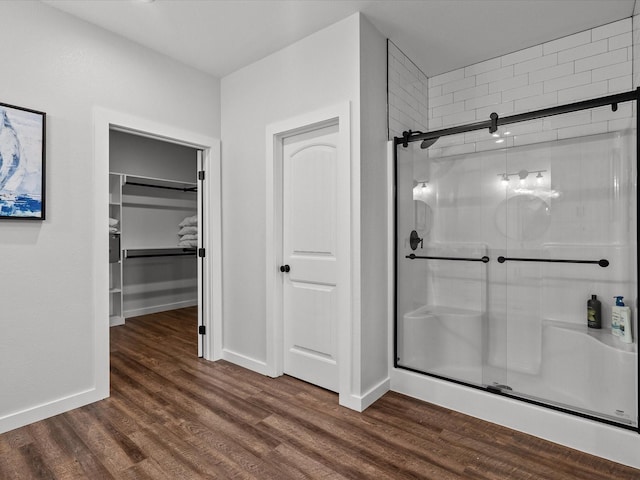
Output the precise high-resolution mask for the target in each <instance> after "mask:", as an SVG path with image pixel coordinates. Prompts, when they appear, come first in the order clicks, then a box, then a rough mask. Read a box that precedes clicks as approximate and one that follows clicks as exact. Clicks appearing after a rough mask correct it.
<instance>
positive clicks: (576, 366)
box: [489, 105, 638, 425]
mask: <svg viewBox="0 0 640 480" xmlns="http://www.w3.org/2000/svg"><path fill="white" fill-rule="evenodd" d="M628 107H630V105H628ZM607 114H611V108H610V107H608V106H607V107H601V108H599V109H594V110H587V111H582V112H578V113H573V114H570V115H558V116H555V117H553V118H549V119H544V120H536V121H529V122H523V123H519V124H516V125H509V126H508V127H504V129H501V130H500V131H499V133H500V134H501V137H502V138H505V140H506V142H509V145H508V146H507V150H506V153H507V162H506V169H505V172H504V173H505V175H506V176H507V178H506V179H503V180H504V181H501V183H503V185H502V188H503V189H504V191H505V200H504V202H503V203H501V204H500V205H499V206H498V208H497V209H496V212H495V214H496V228H497V229H498V231H499V234H500V235H502V236H503V237H504V238H505V239H506V249H505V252H504V253H502V254H500V255H499V256H498V257H497V258H496V261H497V262H498V264H499V265H500V268H501V269H502V270H503V272H504V275H505V284H506V303H505V312H506V322H505V331H504V335H505V338H504V342H502V341H501V342H498V344H497V345H490V346H489V349H490V351H492V350H495V349H496V348H500V347H501V346H504V347H505V350H504V352H502V355H504V357H505V359H506V362H505V363H506V366H507V370H506V378H505V379H504V382H501V383H503V385H504V387H503V388H506V389H508V391H509V393H511V394H513V395H517V396H521V397H523V398H527V399H531V400H534V401H540V402H543V403H548V404H551V405H554V406H556V407H558V408H566V409H570V410H573V411H577V412H580V413H584V414H588V415H592V416H596V417H599V418H602V419H604V420H608V421H613V422H617V423H622V424H630V425H637V416H638V411H637V405H638V402H637V396H636V392H637V385H636V383H637V378H638V375H637V348H636V345H635V344H633V343H625V342H624V341H623V339H621V338H620V337H618V336H615V335H613V334H612V329H611V311H612V307H613V306H614V305H615V299H614V297H615V296H623V297H624V299H625V300H626V301H627V304H628V305H630V306H631V307H632V310H633V315H632V316H633V317H635V316H636V308H635V307H636V305H637V292H638V286H637V272H636V270H637V260H636V252H637V238H636V235H637V212H636V153H635V148H634V147H635V130H632V129H631V128H630V126H631V118H629V119H628V121H627V122H617V124H613V125H612V127H615V126H617V125H620V124H622V126H626V127H629V128H626V129H622V130H617V129H615V128H610V127H609V125H608V123H607V122H603V123H599V124H588V125H583V126H579V127H575V126H572V125H574V124H576V123H579V122H584V121H585V119H589V118H592V116H593V117H597V116H600V117H603V116H607ZM507 128H508V131H509V135H506V132H505V130H506V129H507ZM607 130H612V131H607ZM594 131H595V132H602V133H594V134H590V132H594ZM529 132H536V133H535V134H533V133H529ZM490 288H491V287H490ZM593 296H595V298H596V300H598V301H599V302H600V310H601V311H600V315H599V316H600V319H599V322H600V325H601V328H589V327H588V325H587V324H588V314H587V301H588V300H589V299H591V298H592V297H593ZM634 332H637V330H634ZM501 365H502V363H501Z"/></svg>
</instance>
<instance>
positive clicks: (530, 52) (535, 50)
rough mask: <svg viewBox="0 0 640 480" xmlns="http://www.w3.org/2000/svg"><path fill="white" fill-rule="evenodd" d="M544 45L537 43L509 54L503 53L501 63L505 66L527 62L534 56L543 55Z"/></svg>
mask: <svg viewBox="0 0 640 480" xmlns="http://www.w3.org/2000/svg"><path fill="white" fill-rule="evenodd" d="M542 54H543V52H542V45H536V46H534V47H530V48H525V49H522V50H518V51H516V52H513V53H509V54H507V55H503V56H502V58H501V64H502V66H503V67H506V66H507V65H513V64H515V63H521V62H525V61H527V60H531V59H534V58H538V57H542Z"/></svg>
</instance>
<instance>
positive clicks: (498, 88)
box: [489, 73, 529, 93]
mask: <svg viewBox="0 0 640 480" xmlns="http://www.w3.org/2000/svg"><path fill="white" fill-rule="evenodd" d="M528 84H529V74H528V73H524V74H522V75H518V76H517V77H512V78H505V79H504V80H498V81H496V82H491V83H490V84H489V93H497V92H503V91H505V90H510V89H512V88H517V87H522V86H524V85H528Z"/></svg>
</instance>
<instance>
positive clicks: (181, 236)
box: [180, 235, 198, 242]
mask: <svg viewBox="0 0 640 480" xmlns="http://www.w3.org/2000/svg"><path fill="white" fill-rule="evenodd" d="M183 240H195V241H196V242H197V241H198V235H180V241H181V242H182V241H183Z"/></svg>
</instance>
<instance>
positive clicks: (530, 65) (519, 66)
mask: <svg viewBox="0 0 640 480" xmlns="http://www.w3.org/2000/svg"><path fill="white" fill-rule="evenodd" d="M557 64H558V54H556V53H552V54H551V55H545V56H544V57H540V58H534V59H533V60H528V61H526V62H522V63H516V64H515V65H514V69H513V74H514V75H520V74H522V73H527V72H534V71H536V70H541V69H543V68H548V67H553V66H554V65H557Z"/></svg>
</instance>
